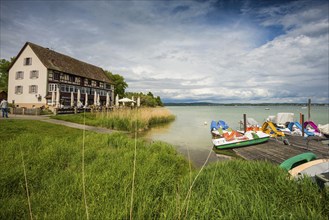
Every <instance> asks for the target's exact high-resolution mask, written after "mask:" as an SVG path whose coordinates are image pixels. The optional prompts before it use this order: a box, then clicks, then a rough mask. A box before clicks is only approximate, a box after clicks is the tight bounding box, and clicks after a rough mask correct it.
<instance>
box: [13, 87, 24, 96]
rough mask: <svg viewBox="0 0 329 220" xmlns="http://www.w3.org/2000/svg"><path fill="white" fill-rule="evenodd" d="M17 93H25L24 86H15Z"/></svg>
mask: <svg viewBox="0 0 329 220" xmlns="http://www.w3.org/2000/svg"><path fill="white" fill-rule="evenodd" d="M15 94H17V95H20V94H23V86H15Z"/></svg>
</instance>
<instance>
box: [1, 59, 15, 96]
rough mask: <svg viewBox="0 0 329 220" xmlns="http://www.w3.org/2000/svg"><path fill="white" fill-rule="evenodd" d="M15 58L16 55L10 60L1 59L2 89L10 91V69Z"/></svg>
mask: <svg viewBox="0 0 329 220" xmlns="http://www.w3.org/2000/svg"><path fill="white" fill-rule="evenodd" d="M14 60H15V57H12V58H11V59H10V61H8V60H5V59H0V91H5V92H7V93H8V71H9V67H10V65H11V63H12V62H14Z"/></svg>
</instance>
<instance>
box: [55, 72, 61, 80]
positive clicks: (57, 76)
mask: <svg viewBox="0 0 329 220" xmlns="http://www.w3.org/2000/svg"><path fill="white" fill-rule="evenodd" d="M59 79H60V74H59V73H57V72H55V73H54V80H57V81H59Z"/></svg>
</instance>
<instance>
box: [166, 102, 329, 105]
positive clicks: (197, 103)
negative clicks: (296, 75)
mask: <svg viewBox="0 0 329 220" xmlns="http://www.w3.org/2000/svg"><path fill="white" fill-rule="evenodd" d="M287 105H290V106H291V105H293V106H307V103H210V102H189V103H164V106H287ZM311 106H329V103H312V104H311Z"/></svg>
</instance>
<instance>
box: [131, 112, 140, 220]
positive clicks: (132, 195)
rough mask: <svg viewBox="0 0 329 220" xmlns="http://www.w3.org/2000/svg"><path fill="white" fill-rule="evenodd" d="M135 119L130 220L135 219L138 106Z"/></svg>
mask: <svg viewBox="0 0 329 220" xmlns="http://www.w3.org/2000/svg"><path fill="white" fill-rule="evenodd" d="M135 115H136V120H135V144H134V166H133V179H132V184H131V199H130V220H131V219H133V205H134V187H135V173H136V154H137V120H138V108H136V114H135Z"/></svg>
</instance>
